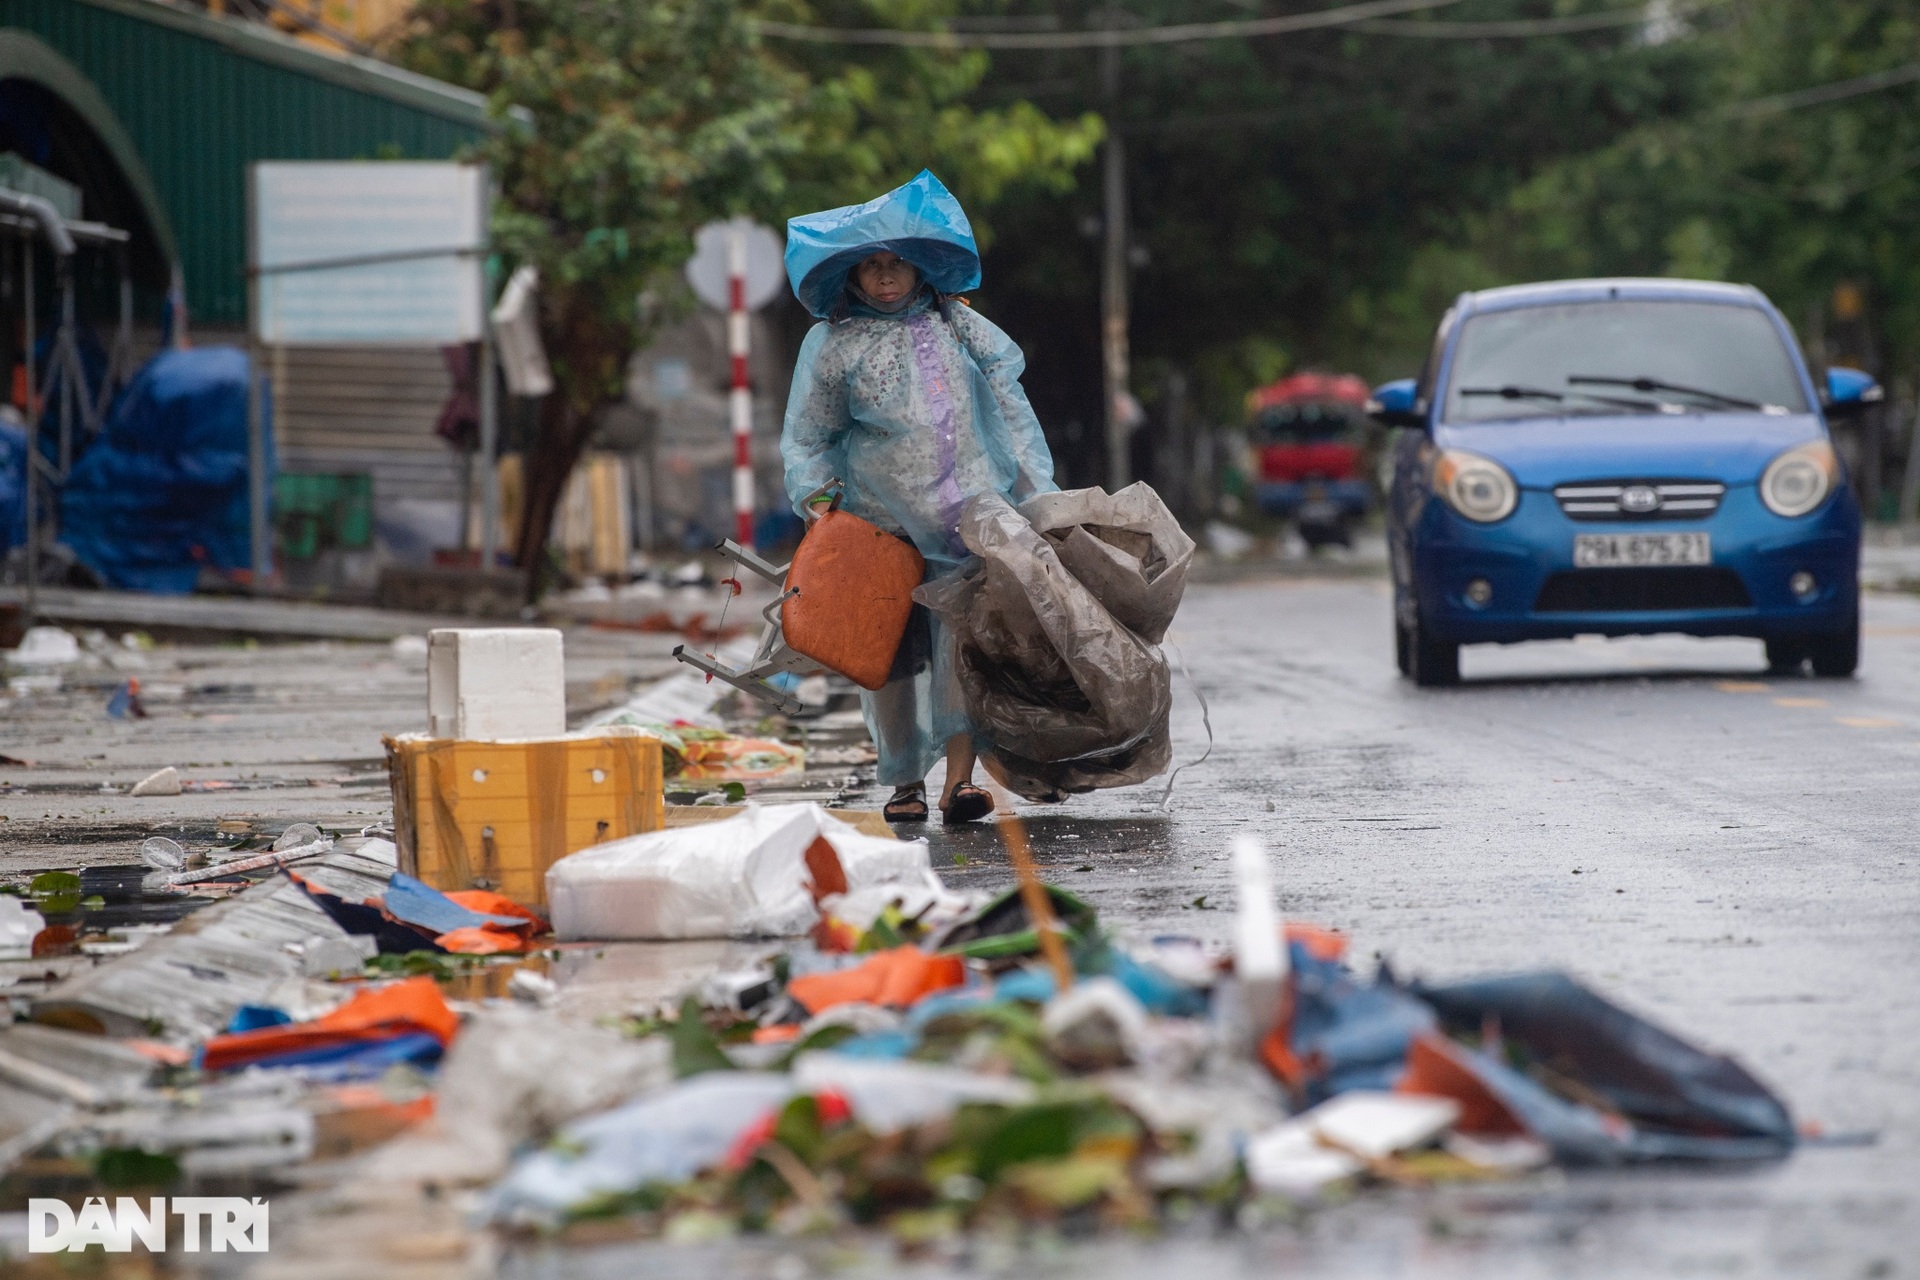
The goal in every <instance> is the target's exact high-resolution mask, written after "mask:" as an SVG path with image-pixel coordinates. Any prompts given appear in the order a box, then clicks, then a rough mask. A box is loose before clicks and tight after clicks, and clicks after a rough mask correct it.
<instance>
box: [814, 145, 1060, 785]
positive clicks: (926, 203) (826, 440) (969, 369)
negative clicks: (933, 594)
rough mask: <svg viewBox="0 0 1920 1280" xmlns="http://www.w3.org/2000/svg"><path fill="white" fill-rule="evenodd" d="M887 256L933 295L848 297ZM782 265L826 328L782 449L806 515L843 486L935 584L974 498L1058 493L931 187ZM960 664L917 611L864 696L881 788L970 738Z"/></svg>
mask: <svg viewBox="0 0 1920 1280" xmlns="http://www.w3.org/2000/svg"><path fill="white" fill-rule="evenodd" d="M882 251H890V252H893V253H896V254H898V255H899V256H900V257H902V258H905V259H906V260H907V261H908V262H910V263H912V264H913V265H914V266H915V267H916V268H918V269H919V272H920V276H921V281H922V287H921V289H920V291H919V292H918V293H917V294H915V295H913V296H912V297H911V299H910V300H909V301H908V302H907V303H906V305H905V306H902V307H900V308H898V309H897V310H893V311H882V310H880V309H878V308H876V307H874V306H872V305H869V304H868V303H866V302H864V301H863V300H862V299H861V298H860V297H859V296H858V295H857V294H855V293H853V292H852V291H851V290H850V289H849V286H848V276H849V273H850V272H851V271H852V270H853V268H854V266H855V265H856V264H858V263H859V262H860V261H861V259H863V258H865V257H867V256H868V255H870V254H873V253H878V252H882ZM786 259H787V278H788V280H789V281H790V282H791V283H792V285H793V291H794V295H795V296H796V297H798V298H799V299H800V301H801V302H802V303H804V304H805V305H806V307H807V309H808V310H809V311H811V312H812V313H813V314H814V315H816V316H820V317H822V319H823V320H825V321H826V323H822V324H817V325H815V326H814V327H813V330H812V332H810V333H809V334H808V335H807V338H806V341H805V342H804V343H803V344H801V347H800V358H799V361H798V363H797V365H796V366H795V368H794V376H793V391H792V394H791V396H790V397H789V399H788V401H787V417H786V425H785V428H784V430H783V432H782V434H781V438H780V454H781V457H782V458H783V459H784V461H785V463H786V480H787V494H788V496H789V497H790V498H791V499H792V500H793V502H794V505H795V509H796V510H800V508H801V504H802V503H803V500H804V499H805V498H806V497H807V495H809V494H811V493H813V492H814V491H815V490H817V489H819V488H820V487H821V486H822V485H824V484H826V483H827V482H828V481H829V480H832V479H835V478H838V479H839V480H840V481H841V482H842V483H843V485H844V494H843V498H842V503H841V505H842V506H843V507H844V508H845V509H846V510H848V511H851V512H852V513H853V514H855V515H857V516H859V517H860V518H861V519H863V520H868V521H871V522H872V523H874V524H876V525H878V526H880V527H881V528H883V529H887V530H890V531H892V532H894V533H898V534H900V535H902V536H904V537H906V538H908V539H909V540H911V541H912V543H913V544H914V546H916V547H917V548H919V550H920V553H921V554H922V555H923V556H925V557H926V559H927V567H928V574H929V576H930V577H938V576H941V575H944V574H947V573H950V572H952V571H953V570H955V569H956V568H958V567H959V566H960V565H961V564H962V563H963V562H964V561H965V560H966V558H967V555H968V552H967V549H966V547H965V546H964V545H963V544H962V543H961V541H960V537H959V534H958V532H957V528H958V525H959V520H960V510H961V508H962V507H963V506H964V505H965V504H966V501H967V499H968V498H971V497H974V496H976V495H978V494H982V493H997V494H999V495H1000V496H1001V497H1003V498H1006V499H1007V500H1008V501H1010V502H1014V503H1019V502H1023V501H1025V500H1026V499H1028V498H1030V497H1032V496H1033V495H1035V494H1037V493H1050V492H1053V491H1054V489H1055V488H1056V487H1057V486H1055V484H1054V483H1053V457H1052V455H1051V454H1049V453H1048V452H1047V442H1046V437H1045V436H1044V435H1042V434H1041V431H1040V423H1039V420H1038V419H1036V418H1035V417H1034V414H1033V407H1032V406H1031V405H1029V404H1028V403H1027V396H1026V392H1025V391H1023V390H1021V387H1020V374H1021V371H1022V370H1023V369H1024V368H1025V367H1026V360H1025V358H1024V357H1023V356H1022V355H1021V353H1020V348H1019V346H1017V345H1016V344H1015V343H1014V342H1013V340H1012V339H1011V338H1009V337H1007V335H1006V334H1005V333H1002V332H1001V331H1000V329H999V328H998V327H996V326H995V325H994V324H993V323H991V322H990V321H988V320H985V319H983V318H982V317H981V316H979V315H978V314H977V313H975V312H974V311H973V310H972V309H971V308H969V307H967V306H966V305H965V304H963V303H960V302H957V301H955V300H953V299H951V298H949V297H948V296H947V295H949V294H951V293H953V292H956V291H958V290H961V289H971V288H973V287H975V286H976V285H978V284H979V283H980V255H979V250H978V249H977V248H976V246H975V244H974V239H973V229H972V227H971V226H969V225H968V223H967V215H966V213H965V212H964V211H963V210H962V209H961V208H960V203H959V201H957V200H955V199H954V198H953V195H952V193H951V192H949V191H948V190H947V189H946V187H944V186H942V185H941V183H940V180H939V179H938V178H936V177H934V176H933V174H931V173H928V172H925V171H922V172H921V174H920V176H919V177H917V178H915V179H914V180H913V181H911V182H909V183H907V184H906V185H905V186H903V187H900V188H898V189H896V190H894V191H890V192H888V193H887V194H886V195H884V196H881V197H880V198H879V199H877V200H870V201H868V202H867V203H866V204H861V205H853V206H850V207H848V208H845V209H829V210H827V211H826V212H824V213H815V214H809V215H807V216H806V217H803V218H793V219H790V220H789V221H788V223H787V255H786ZM800 514H801V515H802V516H804V515H806V514H807V513H806V512H805V511H804V510H801V511H800ZM921 627H926V628H927V629H928V630H927V631H926V632H925V633H924V634H922V633H921V632H920V631H919V630H918V629H919V628H921ZM949 650H950V646H949V645H948V644H947V643H946V637H945V635H944V634H943V633H942V628H941V627H940V624H939V622H938V620H937V619H932V620H929V619H928V616H927V615H926V614H925V611H924V610H916V611H915V622H914V630H910V632H909V636H908V641H907V643H906V644H905V645H903V647H902V653H901V658H900V660H899V661H898V662H896V664H895V670H894V679H893V681H892V682H891V683H889V684H888V685H887V686H886V687H885V688H884V689H882V690H880V691H879V692H878V693H872V694H863V695H862V707H863V709H864V710H865V712H866V718H867V726H868V728H869V729H870V730H871V731H872V733H873V736H874V741H875V743H876V745H877V746H878V748H879V752H880V770H879V778H880V781H881V782H883V783H887V784H889V785H892V786H902V785H905V784H908V783H912V782H918V781H920V780H921V779H923V778H925V777H926V775H927V772H928V770H929V769H931V768H932V767H933V762H934V761H935V760H936V759H937V758H939V755H940V753H941V752H942V750H944V748H945V744H946V742H947V739H949V738H951V737H953V736H954V735H955V734H959V733H967V732H972V726H971V724H969V723H968V720H967V716H966V709H965V704H964V701H963V700H962V697H961V695H960V692H959V687H958V685H957V683H956V682H955V681H954V679H953V672H952V654H951V653H950V651H949ZM981 745H982V747H983V749H984V748H985V747H986V746H988V745H990V744H984V743H983V744H981Z"/></svg>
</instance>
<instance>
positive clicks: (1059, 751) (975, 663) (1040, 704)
mask: <svg viewBox="0 0 1920 1280" xmlns="http://www.w3.org/2000/svg"><path fill="white" fill-rule="evenodd" d="M960 537H961V538H962V540H964V541H965V543H966V545H967V548H968V550H970V551H972V552H973V553H974V554H975V555H976V556H978V557H980V564H979V565H978V566H977V567H975V568H973V569H971V570H969V571H968V572H967V573H965V574H962V575H956V576H954V577H950V578H945V579H941V580H940V581H938V582H936V583H930V584H928V585H926V586H923V587H921V588H920V589H919V590H918V591H916V592H915V593H914V598H915V599H916V600H919V601H920V602H921V603H922V604H924V605H926V606H927V607H928V608H930V609H932V610H933V611H934V612H935V613H938V614H939V615H941V617H942V618H943V619H944V620H945V621H946V623H947V625H948V626H949V627H950V628H951V629H952V632H953V636H954V643H955V645H956V646H957V651H958V654H959V658H958V660H957V661H956V663H955V667H956V669H957V671H958V675H959V679H960V684H961V687H962V689H963V690H964V691H965V694H966V699H967V708H968V712H969V715H970V716H971V718H972V719H973V721H974V723H975V724H976V725H978V726H979V727H980V730H981V731H982V732H983V733H985V734H986V735H987V736H989V737H991V738H992V739H993V743H994V751H993V754H992V755H990V756H985V757H983V758H982V763H983V764H985V765H986V767H987V769H988V771H989V772H991V773H992V774H993V776H994V777H995V778H996V779H997V780H999V782H1000V783H1001V784H1002V785H1004V786H1006V787H1008V788H1009V789H1010V790H1013V791H1015V792H1017V793H1019V794H1020V795H1022V796H1024V797H1026V798H1027V799H1029V800H1039V801H1057V800H1061V799H1064V798H1065V797H1066V796H1067V795H1069V794H1073V793H1076V792H1085V791H1091V790H1093V789H1095V788H1096V787H1116V786H1127V785H1131V784H1133V783H1138V782H1144V781H1145V780H1147V779H1148V778H1151V777H1153V776H1155V775H1156V774H1159V773H1163V772H1165V771H1166V768H1167V766H1168V764H1169V763H1170V762H1171V759H1172V747H1171V744H1170V740H1169V738H1168V726H1167V720H1168V714H1169V712H1170V710H1171V708H1172V698H1173V694H1172V676H1171V673H1170V671H1169V670H1168V667H1167V660H1166V658H1165V657H1164V656H1163V655H1162V654H1161V652H1160V650H1159V642H1160V640H1161V639H1162V637H1163V636H1164V635H1165V632H1166V628H1167V625H1168V624H1169V623H1170V622H1171V621H1172V618H1173V612H1174V609H1175V608H1177V607H1178V605H1179V603H1180V598H1181V595H1182V593H1183V592H1184V590H1185V586H1186V576H1187V568H1188V565H1189V564H1190V562H1191V561H1192V558H1193V541H1192V539H1190V538H1188V537H1187V536H1186V534H1185V533H1183V532H1181V530H1180V526H1179V524H1178V522H1177V521H1175V520H1174V519H1173V517H1172V515H1171V514H1170V513H1168V511H1167V509H1166V506H1165V504H1164V503H1162V502H1161V501H1160V498H1159V496H1158V495H1157V494H1155V493H1154V492H1153V490H1152V489H1150V488H1148V487H1147V486H1146V485H1144V484H1136V485H1132V486H1129V487H1128V488H1126V489H1124V490H1122V491H1121V492H1119V493H1117V494H1112V495H1109V494H1107V493H1105V492H1104V491H1102V490H1099V489H1077V490H1071V491H1067V492H1062V493H1050V494H1043V495H1040V496H1039V497H1035V498H1031V499H1029V500H1028V501H1027V502H1025V503H1023V504H1021V506H1020V507H1019V508H1018V509H1017V510H1016V509H1015V508H1014V507H1012V506H1010V505H1008V504H1007V503H1006V501H1005V500H1003V499H1001V498H999V497H998V496H997V495H993V494H985V495H982V496H979V497H976V498H973V499H971V500H970V501H969V502H968V503H967V505H966V507H965V509H964V510H963V512H962V514H961V517H960ZM1015 619H1025V620H1026V621H1024V622H1019V623H1016V622H1014V621H1013V620H1015ZM1036 624H1037V625H1036Z"/></svg>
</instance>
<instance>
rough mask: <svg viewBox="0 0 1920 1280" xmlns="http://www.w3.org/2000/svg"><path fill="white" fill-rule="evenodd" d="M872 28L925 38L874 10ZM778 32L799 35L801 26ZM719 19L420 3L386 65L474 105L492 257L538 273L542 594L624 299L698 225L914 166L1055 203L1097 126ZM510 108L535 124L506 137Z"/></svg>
mask: <svg viewBox="0 0 1920 1280" xmlns="http://www.w3.org/2000/svg"><path fill="white" fill-rule="evenodd" d="M870 11H871V12H872V13H873V14H875V15H877V16H878V17H879V18H880V20H882V21H888V20H906V19H914V20H924V17H925V15H926V14H927V13H928V12H930V11H929V9H928V6H927V5H925V4H921V3H915V2H914V0H876V2H875V3H874V4H873V5H872V6H871V10H870ZM769 14H770V16H778V17H781V18H786V19H789V20H801V21H808V20H811V18H810V14H809V11H807V10H806V9H804V7H802V6H798V5H792V4H776V5H772V6H769ZM752 16H753V11H752V10H751V9H750V8H749V7H747V6H742V5H740V4H736V3H732V2H731V0H658V2H656V0H420V3H419V4H418V6H417V8H416V10H415V13H414V18H413V23H412V26H411V29H410V31H409V33H408V35H407V36H406V37H405V38H404V39H403V40H402V41H401V42H400V43H399V44H398V45H397V47H396V51H395V52H396V56H397V57H398V58H400V59H401V60H402V61H403V62H404V63H405V64H406V65H408V66H410V67H412V68H413V69H415V70H418V71H421V72H423V73H425V74H428V75H432V76H436V77H439V78H441V79H444V80H449V81H452V82H454V83H457V84H462V85H466V86H468V87H471V88H473V89H476V90H479V91H480V92H483V93H485V94H487V95H488V97H489V99H490V100H491V102H492V103H493V105H494V108H495V111H496V114H497V115H499V116H500V117H501V118H502V120H503V122H506V127H505V128H504V129H503V130H502V131H501V132H500V133H499V134H497V135H496V136H495V137H494V138H493V139H492V140H491V141H489V142H488V143H487V144H485V145H484V147H483V148H482V149H481V154H482V156H483V158H485V159H486V160H487V161H488V162H489V163H490V164H491V166H492V168H493V172H494V174H495V182H496V184H497V186H498V190H499V201H498V205H497V207H496V211H495V214H494V222H493V229H494V237H495V242H496V244H497V245H498V246H499V248H500V250H501V251H502V253H503V254H504V256H505V257H506V258H507V259H508V260H509V261H510V262H512V263H531V264H533V265H535V266H537V267H538V268H539V270H540V274H541V281H542V291H541V301H540V308H541V317H540V318H541V330H542V336H543V338H544V340H545V342H546V345H547V349H548V353H549V356H550V358H551V360H552V363H553V368H554V378H555V384H556V390H555V393H554V394H553V395H550V396H548V397H546V399H545V400H544V401H543V402H542V404H541V410H540V417H539V422H538V427H537V431H536V435H535V438H534V441H533V444H532V446H531V447H530V449H529V451H528V454H527V457H526V484H525V498H524V505H523V508H522V519H521V527H520V536H519V543H518V546H517V548H516V553H517V556H518V559H519V562H520V563H521V565H523V566H524V567H525V568H526V569H527V571H528V573H529V590H530V591H532V590H534V589H536V588H537V585H538V583H537V578H538V574H539V572H540V567H541V565H542V563H543V560H544V552H545V545H546V540H547V534H548V530H549V528H550V526H551V523H552V518H553V513H554V510H555V508H556V507H557V506H558V504H559V501H560V498H561V495H562V493H563V491H564V488H565V485H566V480H567V476H568V474H569V473H570V472H571V471H572V469H573V467H574V464H575V463H576V462H577V461H578V459H579V457H580V454H581V452H582V451H583V450H584V449H585V447H586V445H587V442H588V440H589V439H590V438H591V436H592V433H593V430H594V427H595V425H596V422H597V419H598V417H599V415H600V413H601V411H602V410H603V409H604V408H606V407H607V406H608V405H609V404H612V403H614V402H616V401H617V400H618V399H619V398H620V396H621V395H622V394H623V384H624V371H625V368H626V363H627V360H628V358H629V357H630V355H631V354H632V352H633V351H634V350H635V349H636V348H638V347H639V346H641V345H643V344H644V342H645V341H646V338H647V333H646V330H645V323H644V322H643V321H642V319H641V318H640V316H639V314H638V308H637V306H636V300H637V298H638V296H639V294H640V292H641V290H642V289H644V288H645V287H646V286H647V284H648V282H649V281H650V280H651V279H653V278H654V277H656V276H657V275H658V274H659V273H660V272H662V271H664V270H667V269H670V268H672V267H675V266H677V265H678V264H680V263H681V262H683V261H684V260H685V259H686V257H687V256H688V255H689V254H690V253H691V251H692V235H693V232H694V230H695V229H696V228H697V227H698V226H699V225H700V224H701V223H703V222H705V221H707V220H709V219H711V218H716V217H722V216H726V215H729V214H734V213H749V214H754V215H757V216H759V217H762V218H765V219H769V220H774V221H776V223H777V221H778V220H780V219H784V218H785V217H787V216H789V215H792V214H795V213H800V212H805V211H807V210H809V209H814V208H820V207H823V206H829V205H832V204H837V203H845V202H848V201H851V200H859V199H866V198H869V197H871V196H874V195H877V194H879V193H880V191H882V190H884V189H886V188H887V187H889V186H891V185H894V184H897V183H898V182H901V181H904V180H905V179H906V178H908V177H911V176H912V174H913V173H914V172H915V171H917V170H918V169H919V168H920V167H921V166H922V165H924V164H934V165H935V166H936V167H939V168H941V171H942V175H943V177H945V178H946V179H947V180H948V182H949V183H950V185H952V186H954V187H955V188H956V190H957V191H958V192H959V193H960V195H961V196H962V198H963V199H978V200H981V201H988V202H990V201H991V199H992V198H994V197H996V196H998V195H1000V194H1001V193H1002V192H1004V191H1006V190H1008V189H1010V188H1012V187H1015V186H1017V185H1019V184H1020V183H1022V182H1024V181H1038V182H1042V183H1048V182H1051V183H1055V184H1058V183H1060V182H1061V181H1063V180H1065V175H1066V174H1067V173H1068V172H1069V171H1070V170H1071V168H1072V167H1073V165H1075V164H1077V163H1079V162H1080V161H1082V160H1084V159H1085V158H1086V157H1087V156H1089V155H1090V154H1091V153H1092V150H1093V148H1094V146H1095V145H1096V144H1097V141H1098V139H1099V136H1100V135H1099V128H1100V125H1099V121H1098V120H1097V119H1094V118H1088V119H1082V120H1077V121H1071V122H1068V123H1066V124H1057V123H1055V122H1054V121H1052V120H1050V119H1048V118H1047V117H1045V116H1044V115H1042V114H1041V113H1040V112H1038V111H1037V110H1035V109H1033V108H1032V107H1030V106H1028V105H1026V104H1024V103H1018V102H1016V103H1010V104H1005V105H1003V106H1000V107H998V108H996V109H994V110H990V111H981V110H977V109H975V108H973V107H971V106H969V105H967V103H966V102H965V98H966V95H967V94H968V93H969V92H971V91H972V90H973V89H974V88H975V87H976V86H977V85H978V83H979V80H980V78H981V77H982V76H983V75H984V74H985V72H986V63H985V60H984V59H980V58H958V59H956V58H952V57H949V56H945V55H938V54H933V53H924V52H923V53H911V54H907V53H881V54H876V55H874V56H872V57H868V58H864V59H860V58H853V57H847V56H838V57H835V56H831V55H828V54H825V53H823V52H819V51H812V50H806V49H801V50H799V51H795V50H791V49H785V48H780V47H776V46H773V45H771V44H769V43H765V42H762V41H761V40H759V39H758V38H757V37H756V35H755V34H754V28H753V25H752V22H751V18H752ZM510 109H518V110H520V111H523V112H526V113H530V115H531V124H530V125H524V124H519V123H513V122H511V121H509V120H508V113H509V110H510Z"/></svg>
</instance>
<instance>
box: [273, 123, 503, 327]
mask: <svg viewBox="0 0 1920 1280" xmlns="http://www.w3.org/2000/svg"><path fill="white" fill-rule="evenodd" d="M250 194H251V197H252V198H251V205H252V218H253V222H252V228H251V230H252V235H251V238H250V248H251V252H250V261H249V267H250V268H251V272H252V275H253V282H254V291H253V301H254V306H253V331H254V336H255V337H257V338H258V339H259V340H260V341H261V342H264V343H289V344H300V343H392V344H395V345H428V346H445V345H448V344H451V343H456V342H473V341H477V340H478V339H479V338H480V335H481V327H482V324H483V316H482V310H483V305H484V303H483V299H484V292H485V291H484V288H483V286H482V283H481V273H482V271H483V269H484V266H485V263H484V261H483V259H484V255H485V249H486V243H487V240H486V226H487V216H486V215H487V209H486V200H487V171H486V169H485V168H484V167H483V166H479V165H465V164H454V163H452V162H443V161H412V160H395V161H383V160H372V161H331V160H324V161H306V160H300V161H277V160H276V161H269V162H264V163H261V164H256V165H254V166H253V171H252V191H251V193H250Z"/></svg>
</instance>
